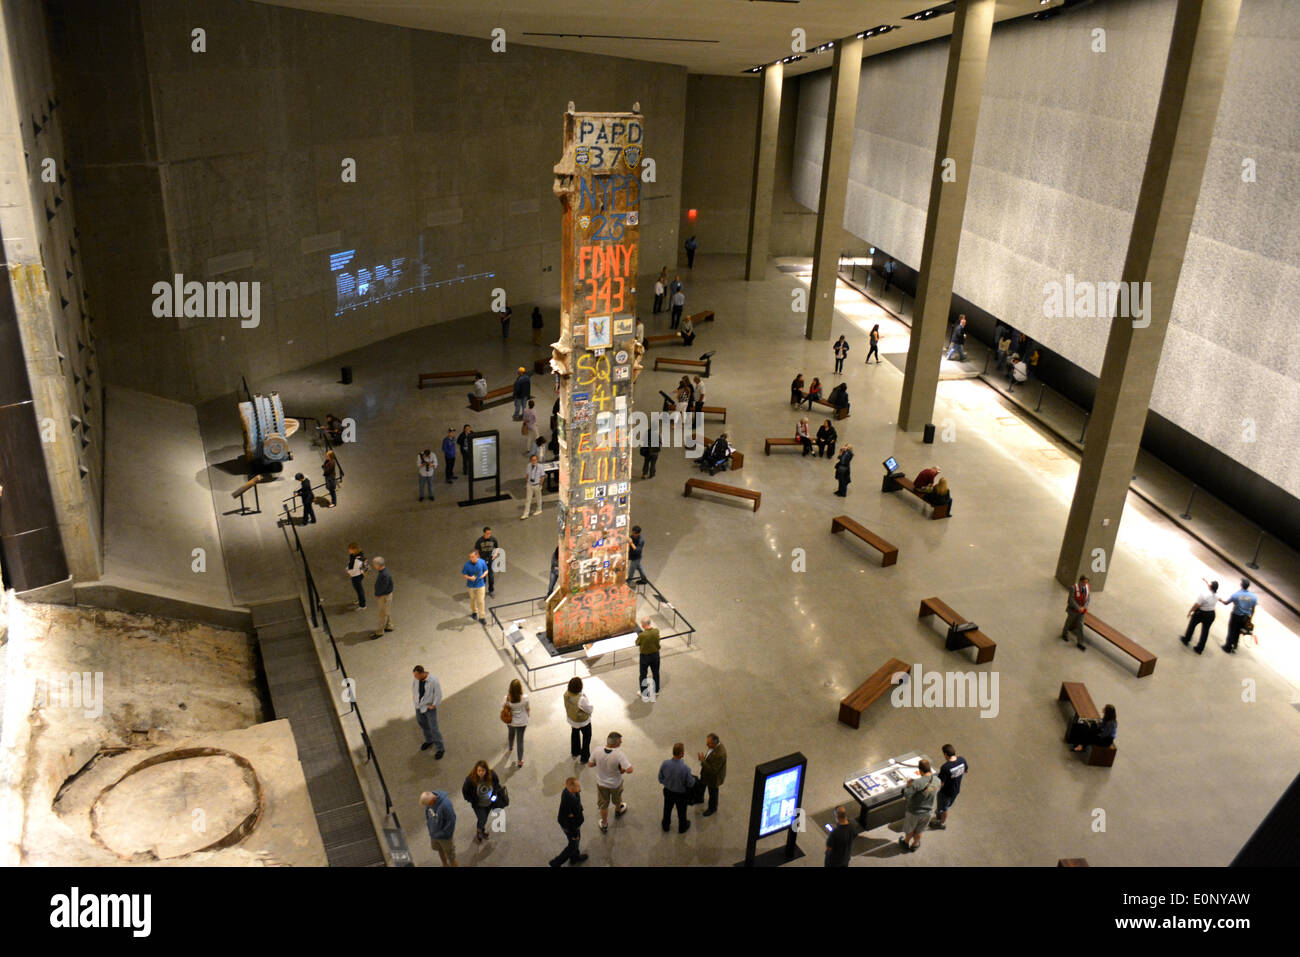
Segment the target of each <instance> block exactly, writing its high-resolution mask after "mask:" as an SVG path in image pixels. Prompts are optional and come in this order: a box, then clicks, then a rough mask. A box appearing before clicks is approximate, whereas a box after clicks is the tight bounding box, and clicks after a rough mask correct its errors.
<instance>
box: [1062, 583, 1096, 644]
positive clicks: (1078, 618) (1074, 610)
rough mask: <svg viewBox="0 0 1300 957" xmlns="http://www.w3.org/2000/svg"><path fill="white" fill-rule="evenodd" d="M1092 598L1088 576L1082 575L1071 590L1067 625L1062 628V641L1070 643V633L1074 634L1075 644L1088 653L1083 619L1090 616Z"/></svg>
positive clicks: (1067, 608)
mask: <svg viewBox="0 0 1300 957" xmlns="http://www.w3.org/2000/svg"><path fill="white" fill-rule="evenodd" d="M1091 598H1092V589H1090V588H1089V587H1088V576H1087V575H1080V576H1079V580H1078V581H1077V582H1075V583H1074V585H1073V586H1072V587H1071V588H1070V597H1069V598H1067V599H1066V602H1065V624H1064V625H1062V626H1061V640H1062V641H1069V640H1070V636H1069V634H1068V633H1069V632H1071V631H1072V632H1074V635H1075V643H1076V644H1077V645H1078V646H1079V650H1080V651H1087V650H1088V649H1087V647H1086V646H1085V645H1084V643H1083V618H1084V616H1085V615H1087V614H1088V602H1089V600H1091Z"/></svg>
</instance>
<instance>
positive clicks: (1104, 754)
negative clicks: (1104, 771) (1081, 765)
mask: <svg viewBox="0 0 1300 957" xmlns="http://www.w3.org/2000/svg"><path fill="white" fill-rule="evenodd" d="M1056 700H1057V701H1068V702H1070V708H1071V709H1072V710H1073V711H1074V716H1073V717H1071V718H1070V719H1069V720H1068V721H1066V723H1065V742H1066V744H1069V743H1070V731H1071V730H1072V729H1073V728H1074V723H1075V722H1076V721H1100V720H1101V713H1100V712H1099V711H1098V710H1097V706H1096V705H1095V704H1093V703H1092V695H1090V694H1088V688H1087V686H1086V685H1084V683H1083V682H1082V681H1062V682H1061V692H1060V694H1058V695H1057V696H1056ZM1087 752H1088V764H1089V765H1091V766H1092V767H1095V768H1108V767H1110V766H1111V765H1113V764H1114V763H1115V754H1116V751H1115V745H1113V744H1112V745H1111V746H1110V747H1108V748H1098V747H1092V746H1090V747H1088V748H1087Z"/></svg>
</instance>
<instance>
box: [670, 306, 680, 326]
mask: <svg viewBox="0 0 1300 957" xmlns="http://www.w3.org/2000/svg"><path fill="white" fill-rule="evenodd" d="M672 319H673V321H672V325H671V326H669V327H668V328H670V329H676V328H677V324H678V323H680V322H681V321H682V307H681V306H673V314H672Z"/></svg>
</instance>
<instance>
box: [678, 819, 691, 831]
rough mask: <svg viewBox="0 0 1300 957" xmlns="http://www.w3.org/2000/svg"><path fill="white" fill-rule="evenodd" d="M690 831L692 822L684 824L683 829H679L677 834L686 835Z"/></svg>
mask: <svg viewBox="0 0 1300 957" xmlns="http://www.w3.org/2000/svg"><path fill="white" fill-rule="evenodd" d="M690 829H691V822H690V821H687V822H686V823H685V824H683V825H682V826H681V827H679V828H678V829H677V833H678V834H685V833H686V832H687V831H689V830H690Z"/></svg>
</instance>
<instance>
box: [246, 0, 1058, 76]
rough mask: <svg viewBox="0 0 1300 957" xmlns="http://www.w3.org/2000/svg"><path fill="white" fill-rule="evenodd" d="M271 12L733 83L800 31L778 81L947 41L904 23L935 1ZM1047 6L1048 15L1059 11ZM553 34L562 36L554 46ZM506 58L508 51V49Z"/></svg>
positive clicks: (382, 2) (301, 1) (1008, 14)
mask: <svg viewBox="0 0 1300 957" xmlns="http://www.w3.org/2000/svg"><path fill="white" fill-rule="evenodd" d="M257 2H259V3H265V4H269V5H272V6H280V7H291V8H294V9H297V10H309V11H313V12H316V13H325V14H334V15H337V16H341V17H354V18H357V19H361V20H373V21H375V22H378V23H389V24H394V25H396V26H402V27H412V28H415V29H418V30H434V31H437V32H439V33H455V34H460V35H462V36H472V37H482V38H483V42H484V44H485V45H486V44H488V43H490V38H491V34H492V31H493V29H495V28H497V27H501V28H502V29H504V30H505V31H506V42H507V44H510V43H519V44H524V45H528V46H543V47H551V48H553V49H558V50H572V51H574V52H578V53H591V54H600V55H604V56H618V57H627V58H630V59H634V60H652V61H654V62H657V63H675V64H677V65H679V66H684V67H686V69H687V71H688V72H690V73H719V74H725V75H733V76H734V75H739V74H740V73H742V72H743V71H744V70H747V69H749V68H750V67H753V66H757V65H759V64H763V63H771V62H775V61H776V60H779V59H781V58H782V57H785V56H791V55H793V54H792V51H791V42H792V36H791V31H792V30H794V28H796V27H799V28H801V29H803V30H804V31H805V33H806V37H807V50H808V51H809V53H808V54H807V55H806V56H805V58H804V59H803V60H800V61H797V62H793V63H788V64H786V68H785V70H786V74H787V75H791V74H799V73H808V72H811V71H813V70H820V69H823V68H825V67H827V66H829V65H830V63H831V51H829V50H828V51H826V52H823V53H813V52H811V51H813V50H815V48H816V47H817V46H819V45H821V44H823V43H826V42H827V41H830V40H837V39H839V38H840V37H846V36H851V35H854V34H857V33H860V32H862V31H864V30H867V29H870V28H871V27H875V26H880V25H882V24H891V25H894V26H897V27H900V29H896V30H893V31H891V32H889V33H883V34H879V35H877V36H874V37H868V38H867V39H866V40H865V41H864V45H863V55H864V56H871V55H873V54H876V53H881V52H884V51H885V50H892V49H896V48H898V47H902V46H910V45H912V44H914V43H921V42H924V41H926V40H931V39H934V38H935V37H943V36H948V35H950V34H951V32H952V22H953V17H952V14H946V15H941V16H936V17H934V18H933V19H931V20H928V21H918V20H906V19H904V18H905V17H906V16H907V15H908V14H912V13H918V12H920V11H922V10H926V9H929V8H931V7H935V6H939V5H941V4H942V3H943V0H795V2H785V0H603V2H602V0H257ZM1061 2H1062V0H1050V2H1049V3H1048V4H1047V6H1048V7H1055V6H1059V5H1060V4H1061ZM1042 9H1044V6H1043V5H1041V4H1040V2H1039V0H998V3H997V8H996V13H995V17H996V19H998V20H1008V19H1012V18H1014V17H1020V16H1024V15H1026V14H1030V13H1036V12H1038V11H1039V10H1042ZM556 34H561V35H560V36H557V35H556ZM507 48H508V47H507Z"/></svg>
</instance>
